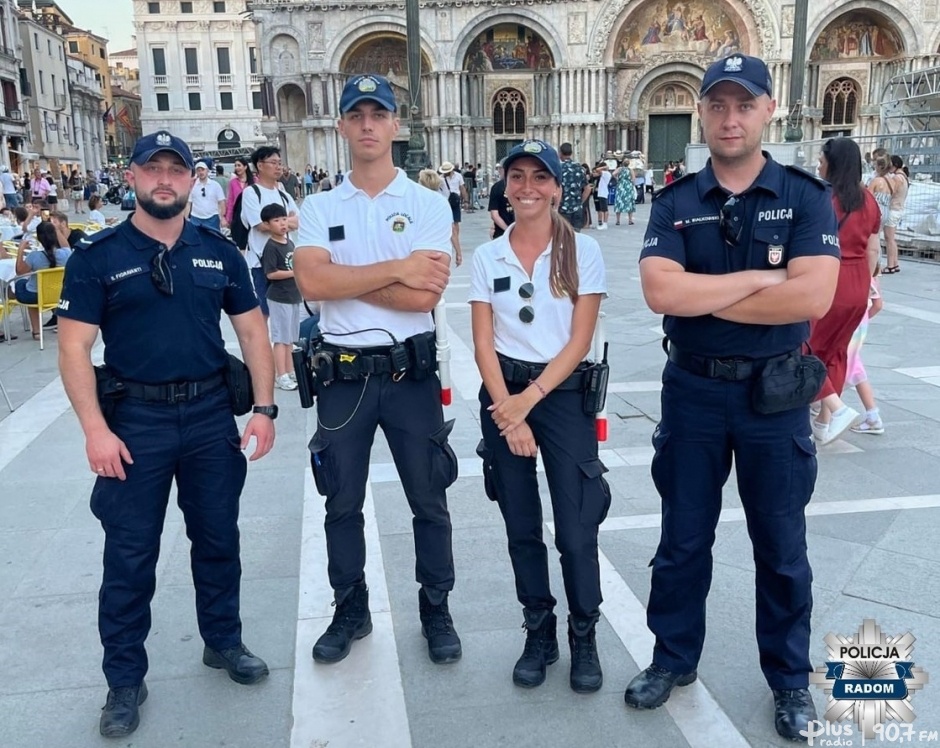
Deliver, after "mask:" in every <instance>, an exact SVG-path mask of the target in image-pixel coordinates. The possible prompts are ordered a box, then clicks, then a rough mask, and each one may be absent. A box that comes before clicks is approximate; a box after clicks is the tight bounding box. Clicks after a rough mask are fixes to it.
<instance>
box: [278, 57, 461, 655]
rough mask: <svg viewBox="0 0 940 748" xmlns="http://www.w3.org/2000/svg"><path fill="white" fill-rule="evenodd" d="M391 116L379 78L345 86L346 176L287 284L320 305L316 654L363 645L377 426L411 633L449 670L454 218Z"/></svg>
mask: <svg viewBox="0 0 940 748" xmlns="http://www.w3.org/2000/svg"><path fill="white" fill-rule="evenodd" d="M397 108H398V107H397V103H396V101H395V94H394V93H393V91H392V88H391V86H390V85H389V82H388V81H387V80H386V79H385V78H383V77H381V76H378V75H357V76H354V77H353V78H351V79H350V80H349V81H347V83H346V85H345V87H344V88H343V93H342V96H341V98H340V105H339V109H340V119H339V123H338V126H339V132H340V134H341V135H342V136H343V138H345V140H346V142H347V145H348V147H349V152H350V155H351V158H352V170H351V171H350V172H349V174H348V175H347V178H346V179H344V180H343V182H342V183H341V184H339V185H337V187H335V188H334V189H333V190H330V191H329V192H327V193H325V194H322V195H317V196H315V197H313V198H311V199H309V200H307V201H306V202H305V203H304V205H303V208H302V209H301V214H300V233H299V238H298V242H297V249H296V251H295V253H294V276H295V278H296V280H297V285H298V286H299V287H300V289H301V291H302V292H303V294H304V296H305V298H310V299H318V300H319V301H320V302H321V307H320V314H321V317H320V329H321V331H322V335H323V342H322V344H321V345H320V347H319V349H318V352H317V355H316V356H315V359H314V361H315V364H316V370H317V390H318V391H317V395H318V397H319V403H318V405H317V419H318V428H317V433H316V435H315V436H314V438H313V440H312V441H311V442H310V451H311V467H312V469H313V473H314V477H315V479H316V485H317V490H318V491H319V492H320V493H321V494H322V495H323V496H325V497H326V523H325V524H326V543H327V553H328V556H329V576H330V585H331V586H332V587H333V590H334V597H335V603H336V611H335V614H334V616H333V621H332V623H331V624H330V625H329V627H328V628H327V630H326V632H325V633H324V634H323V635H322V636H321V637H320V638H319V639H318V640H317V643H316V645H315V646H314V648H313V658H314V660H316V661H317V662H324V663H332V662H337V661H339V660H341V659H343V658H344V657H345V656H346V655H347V654H348V653H349V649H350V647H351V645H352V642H353V641H354V640H355V639H361V638H362V637H364V636H367V635H368V634H369V633H370V632H371V631H372V620H371V617H370V615H369V597H368V590H367V588H366V579H365V571H364V570H365V554H366V549H365V536H364V533H363V524H364V521H363V515H362V505H363V502H364V501H365V491H366V480H367V478H368V471H369V454H370V451H371V447H372V442H373V440H374V437H375V430H376V427H377V426H381V427H382V430H383V431H384V432H385V435H386V438H387V440H388V444H389V447H390V449H391V451H392V456H393V458H394V460H395V464H396V466H397V467H398V472H399V476H400V478H401V483H402V487H403V488H404V491H405V495H406V496H407V498H408V503H409V505H410V507H411V510H412V512H413V514H414V522H413V527H414V542H415V556H416V560H417V563H416V570H415V575H416V578H417V581H418V583H419V584H420V585H421V588H420V590H419V592H418V602H419V611H420V617H421V627H422V633H423V634H424V636H425V637H426V638H427V640H428V642H427V644H428V654H429V656H430V658H431V659H432V660H433V661H434V662H436V663H447V662H456V661H457V660H458V659H460V655H461V647H460V639H459V637H458V636H457V633H456V632H455V631H454V627H453V623H452V621H451V617H450V613H449V611H448V604H447V596H448V592H449V591H450V590H451V589H452V588H453V586H454V562H453V553H452V550H451V523H450V514H449V513H448V511H447V496H446V489H447V487H448V486H450V485H451V483H453V482H454V480H456V478H457V460H456V457H455V455H454V452H453V450H452V449H451V448H450V446H449V445H448V443H447V436H448V434H449V433H450V429H451V428H452V426H453V421H450V422H448V423H446V424H445V423H444V419H443V414H442V410H441V385H440V381H439V380H438V378H437V376H436V369H437V362H436V355H435V350H434V332H433V330H434V323H433V319H432V317H431V310H433V309H434V307H435V305H436V304H437V302H438V300H439V299H440V297H441V294H442V293H443V292H444V288H445V286H446V285H447V280H448V277H449V275H450V270H449V266H450V253H449V248H450V225H451V212H450V209H449V208H448V205H447V201H446V200H445V199H444V197H443V196H442V195H440V194H437V193H435V192H432V191H431V190H427V189H424V188H423V187H420V186H419V185H418V184H416V183H414V182H412V181H410V180H409V179H408V177H407V176H405V173H404V172H403V171H401V170H400V169H396V168H395V166H394V164H393V162H392V141H393V140H394V138H395V136H396V135H397V134H398V129H399V121H398V117H397V116H396V114H395V113H396V111H397Z"/></svg>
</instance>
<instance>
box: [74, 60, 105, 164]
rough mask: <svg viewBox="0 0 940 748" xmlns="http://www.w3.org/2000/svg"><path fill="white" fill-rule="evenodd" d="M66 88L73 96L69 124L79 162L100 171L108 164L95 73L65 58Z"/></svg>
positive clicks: (100, 92)
mask: <svg viewBox="0 0 940 748" xmlns="http://www.w3.org/2000/svg"><path fill="white" fill-rule="evenodd" d="M67 65H68V76H69V88H70V90H71V92H72V123H73V127H74V133H75V144H76V145H77V147H78V160H79V163H81V164H82V165H83V166H84V168H85V169H95V170H97V169H100V168H101V167H102V166H105V165H107V163H108V153H107V138H106V136H105V128H104V121H103V118H102V112H103V111H104V102H105V98H104V90H103V89H102V87H101V81H100V78H99V76H98V75H97V70H96V69H95V68H93V67H92V66H91V65H89V64H87V63H85V62H83V61H82V60H80V59H78V58H76V57H71V56H69V57H68V62H67Z"/></svg>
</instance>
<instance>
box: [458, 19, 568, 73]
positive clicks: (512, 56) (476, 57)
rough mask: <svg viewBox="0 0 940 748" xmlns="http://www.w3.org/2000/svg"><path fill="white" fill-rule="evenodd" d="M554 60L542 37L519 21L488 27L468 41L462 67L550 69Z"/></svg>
mask: <svg viewBox="0 0 940 748" xmlns="http://www.w3.org/2000/svg"><path fill="white" fill-rule="evenodd" d="M554 67H555V60H554V59H553V58H552V52H551V49H549V46H548V44H546V43H545V40H544V39H543V38H542V37H541V36H540V35H539V34H537V33H536V32H535V31H533V30H532V29H530V28H529V27H528V26H524V25H522V24H519V23H499V24H496V25H495V26H490V27H489V28H488V29H486V31H483V32H482V33H481V34H480V35H479V36H477V38H476V39H474V40H473V41H472V42H470V46H469V47H468V48H467V54H466V56H465V57H464V61H463V69H464V70H467V71H469V72H471V73H489V72H492V71H494V70H518V71H523V70H552V69H553V68H554Z"/></svg>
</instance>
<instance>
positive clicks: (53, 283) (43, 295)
mask: <svg viewBox="0 0 940 748" xmlns="http://www.w3.org/2000/svg"><path fill="white" fill-rule="evenodd" d="M30 275H35V276H36V291H37V293H36V295H37V297H38V298H37V299H36V303H35V304H24V303H23V302H22V301H18V302H17V304H19V306H20V307H23V308H24V309H37V310H39V350H42V349H43V348H44V346H45V343H44V341H43V335H42V331H43V327H42V313H43V312H49V311H52V310H54V309H55V308H56V307H57V306H58V305H59V297H60V296H62V281H63V280H64V279H65V266H64V265H60V266H59V267H54V268H46V269H44V270H37V271H36V272H35V273H30ZM32 332H33V334H34V335H35V334H36V331H35V330H33V331H32Z"/></svg>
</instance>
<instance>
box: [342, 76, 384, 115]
mask: <svg viewBox="0 0 940 748" xmlns="http://www.w3.org/2000/svg"><path fill="white" fill-rule="evenodd" d="M361 101H374V102H375V103H376V104H378V105H379V106H381V107H384V108H385V109H388V111H390V112H397V111H398V104H397V103H396V102H395V92H394V91H393V90H392V84H391V83H389V82H388V80H387V79H386V78H383V77H382V76H381V75H356V76H353V77H352V78H350V79H349V80H348V81H346V85H345V86H343V94H342V96H340V99H339V113H340V114H346V112H348V111H349V110H350V109H352V108H353V107H354V106H356V104H358V103H359V102H361Z"/></svg>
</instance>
